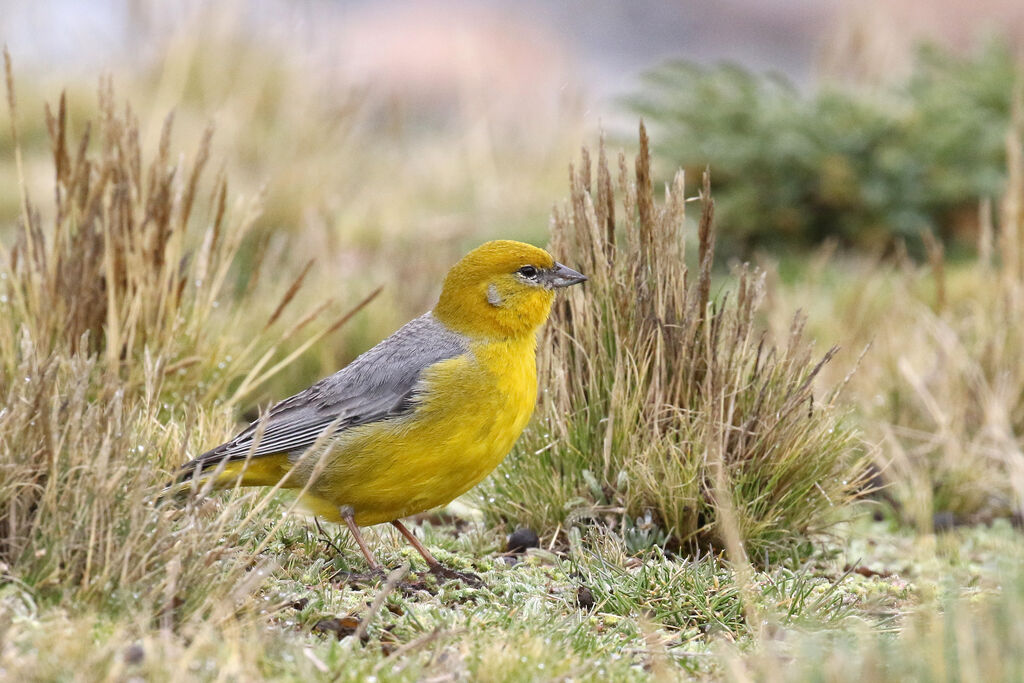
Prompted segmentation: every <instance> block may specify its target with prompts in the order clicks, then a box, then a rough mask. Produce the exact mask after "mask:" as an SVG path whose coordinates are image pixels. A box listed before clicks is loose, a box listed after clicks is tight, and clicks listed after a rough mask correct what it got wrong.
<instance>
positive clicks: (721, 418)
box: [481, 128, 863, 559]
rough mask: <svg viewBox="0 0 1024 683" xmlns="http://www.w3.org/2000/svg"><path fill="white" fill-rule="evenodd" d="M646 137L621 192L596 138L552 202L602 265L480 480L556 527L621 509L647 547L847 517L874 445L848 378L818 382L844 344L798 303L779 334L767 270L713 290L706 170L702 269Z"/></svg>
mask: <svg viewBox="0 0 1024 683" xmlns="http://www.w3.org/2000/svg"><path fill="white" fill-rule="evenodd" d="M640 144H641V147H640V154H639V156H638V157H637V161H636V174H635V180H634V179H633V178H631V177H630V175H629V174H628V173H627V171H626V162H625V158H624V157H621V156H620V159H619V179H618V190H619V193H620V194H621V199H622V206H621V207H620V208H616V206H615V195H614V193H613V190H612V180H611V173H610V171H609V168H608V163H607V160H606V158H605V152H604V149H603V147H602V149H601V154H600V159H599V161H598V163H597V179H596V184H594V183H592V182H591V180H592V178H591V164H590V160H589V157H588V156H587V155H586V154H585V155H584V158H583V162H582V164H581V166H580V167H579V169H578V170H575V171H573V173H572V195H571V200H570V202H569V204H568V205H567V206H565V207H560V208H557V209H556V210H555V213H554V218H553V222H552V245H551V246H552V250H553V252H554V253H555V254H556V255H557V257H559V258H560V260H563V261H565V262H566V263H570V264H573V266H578V267H579V268H580V270H582V271H583V272H584V273H586V274H587V275H588V276H589V277H590V280H589V282H587V284H586V286H585V288H583V289H582V290H581V291H578V292H569V293H568V295H567V296H566V297H565V298H562V299H560V300H559V302H558V303H557V304H556V309H555V312H554V315H553V320H552V321H551V322H550V323H549V324H548V326H547V327H546V331H545V333H544V336H543V338H542V340H541V356H540V365H541V377H542V380H541V384H542V388H543V392H544V393H543V397H542V401H541V406H540V409H539V417H538V419H537V421H536V423H535V425H534V426H533V428H532V429H531V430H529V431H528V433H527V434H526V435H525V436H524V437H523V438H522V439H521V440H520V443H519V445H518V447H517V448H516V450H515V451H514V453H513V454H512V455H511V456H510V457H509V458H508V460H507V461H506V463H505V464H504V466H503V467H502V468H501V469H500V470H499V471H498V472H497V474H496V475H495V476H492V477H491V478H490V479H489V480H488V482H489V483H488V484H486V485H485V486H484V487H483V488H482V489H481V491H482V496H483V503H484V507H485V510H486V512H487V514H488V515H489V516H490V517H491V518H492V519H493V520H499V521H505V522H513V521H514V522H517V523H525V524H528V525H531V526H533V527H534V528H537V529H539V530H543V531H546V532H547V533H548V534H553V533H556V532H557V530H558V529H564V528H565V526H567V525H571V524H572V522H573V520H575V519H578V518H579V517H581V516H586V517H603V516H604V515H609V516H611V517H612V518H614V519H615V520H617V521H613V524H614V525H615V526H616V527H619V531H620V532H621V533H623V534H624V535H625V536H626V537H627V539H632V542H633V543H634V545H637V546H642V545H645V544H647V545H649V544H650V542H658V541H659V540H660V539H661V538H662V537H663V534H668V535H669V536H670V537H671V542H672V543H678V544H682V545H684V546H686V547H689V548H693V547H696V546H709V545H710V546H713V547H718V548H720V547H723V546H725V545H726V542H727V541H728V542H729V543H731V541H730V540H729V538H728V534H730V533H731V531H730V529H734V530H735V531H736V532H738V537H739V539H741V540H742V541H743V542H744V543H745V547H746V550H747V552H748V553H750V555H751V556H752V557H755V558H757V559H762V558H763V556H764V554H765V553H771V552H774V551H779V550H783V549H788V548H791V547H792V546H793V545H794V544H798V543H800V542H801V541H802V540H804V539H805V538H806V536H807V535H808V534H812V533H814V532H816V531H820V530H821V529H823V528H824V527H826V526H827V525H829V524H830V523H831V522H832V521H834V520H835V519H836V517H837V515H836V514H835V513H837V512H840V511H841V510H842V509H843V507H844V506H845V505H846V504H847V503H848V502H849V501H850V499H851V498H852V497H853V496H854V492H855V490H856V489H857V487H858V485H859V484H860V480H861V476H862V473H863V458H862V456H861V455H860V454H859V453H858V449H857V446H856V437H855V435H854V433H853V432H852V430H851V429H850V428H849V427H848V426H847V425H846V423H845V422H844V421H843V420H842V419H841V417H842V416H841V415H840V414H839V413H838V411H837V409H836V406H835V404H834V399H835V393H836V392H832V393H830V394H828V395H826V396H819V397H816V396H815V395H814V391H813V388H812V385H813V382H814V378H815V376H816V375H817V373H818V371H819V369H820V368H821V366H822V365H823V364H824V363H825V362H827V361H828V359H829V357H830V355H831V354H828V355H826V356H825V358H822V359H820V360H817V361H816V360H815V359H813V358H812V357H811V354H810V350H809V345H808V344H807V343H805V341H804V340H803V337H802V321H801V320H800V319H799V318H798V319H796V320H794V322H793V326H792V329H791V334H790V338H789V340H788V343H786V344H785V345H784V346H782V347H781V348H773V347H771V346H770V345H768V344H766V343H765V340H764V337H763V335H762V334H761V333H760V332H759V331H758V330H757V326H756V325H755V317H756V315H757V313H758V308H759V306H760V303H761V287H762V283H761V276H760V274H759V273H758V272H756V271H754V270H751V269H749V268H746V267H745V268H743V269H742V270H741V271H740V273H739V276H738V281H737V284H736V291H735V293H734V294H732V295H726V296H723V297H722V298H720V299H718V300H713V299H712V297H711V263H712V257H713V250H714V241H715V232H714V227H713V224H712V213H713V209H712V203H711V199H710V196H709V194H708V192H709V188H708V185H707V183H706V184H705V188H704V192H703V194H702V206H703V212H702V215H701V219H700V228H699V240H700V249H699V254H698V263H699V264H700V267H699V269H698V270H697V271H696V272H690V271H689V270H688V269H687V267H686V265H685V254H684V239H683V227H684V207H685V200H684V195H683V177H682V174H681V173H680V174H678V175H677V176H676V179H675V181H674V183H673V184H672V186H671V188H670V190H669V191H668V192H667V193H666V197H665V201H664V204H663V205H659V204H656V203H655V199H654V193H653V183H652V180H651V174H650V158H649V154H648V148H647V138H646V133H645V132H644V131H643V129H642V128H641V139H640ZM705 180H706V177H705ZM627 519H628V520H629V522H628V525H627V524H626V520H627ZM634 520H643V523H642V524H638V523H637V522H636V521H634ZM623 526H627V527H628V528H622V527H623ZM637 527H650V528H647V529H641V531H642V532H643V533H639V534H638V533H637V531H636V529H637ZM654 527H657V528H654ZM659 530H660V531H659ZM627 531H628V532H629V533H627ZM640 536H642V537H643V538H638V537H640Z"/></svg>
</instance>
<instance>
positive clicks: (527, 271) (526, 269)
mask: <svg viewBox="0 0 1024 683" xmlns="http://www.w3.org/2000/svg"><path fill="white" fill-rule="evenodd" d="M519 274H520V275H522V276H523V277H528V278H531V279H532V278H535V277H537V269H536V268H534V267H533V266H523V267H522V268H520V269H519Z"/></svg>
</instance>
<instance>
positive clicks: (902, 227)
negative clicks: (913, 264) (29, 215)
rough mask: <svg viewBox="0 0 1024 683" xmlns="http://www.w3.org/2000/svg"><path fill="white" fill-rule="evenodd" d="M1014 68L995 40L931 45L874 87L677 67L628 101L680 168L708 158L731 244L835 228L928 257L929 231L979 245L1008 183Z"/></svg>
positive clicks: (870, 243)
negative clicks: (990, 208)
mask: <svg viewBox="0 0 1024 683" xmlns="http://www.w3.org/2000/svg"><path fill="white" fill-rule="evenodd" d="M1018 75H1019V69H1018V68H1017V67H1016V64H1015V62H1014V58H1013V56H1012V55H1011V53H1010V51H1009V50H1008V49H1007V48H1005V47H1003V46H1001V45H995V44H993V45H990V46H989V47H988V48H987V49H985V50H983V51H980V52H979V53H978V54H976V55H975V56H972V57H964V58H961V57H954V56H951V55H949V54H945V53H943V52H942V51H940V50H938V49H934V48H925V49H922V50H921V51H920V53H919V57H918V60H917V63H916V68H915V69H914V72H913V75H912V76H911V78H910V79H909V81H908V82H907V83H905V84H903V85H901V86H900V87H898V88H893V89H891V90H889V91H887V92H884V93H875V94H872V95H869V94H865V93H858V92H856V91H850V90H838V89H834V88H828V87H826V88H823V89H822V90H821V92H819V93H818V94H816V95H805V94H803V93H801V92H800V91H799V90H798V89H797V88H796V87H795V86H793V85H792V84H790V83H789V82H787V81H785V80H784V79H783V78H781V77H779V76H761V75H756V74H752V73H749V72H747V71H744V70H742V69H740V68H737V67H734V66H717V67H704V66H698V65H695V64H690V63H684V62H674V63H670V64H666V65H664V66H662V67H659V68H657V69H655V70H654V71H652V72H650V73H648V74H647V75H646V77H645V79H644V86H643V89H642V90H641V91H640V92H639V94H637V95H635V96H633V97H632V98H631V99H630V100H629V104H630V106H631V108H632V110H633V111H635V112H638V113H640V114H641V115H643V116H644V117H645V119H646V120H647V121H648V122H649V123H650V124H651V127H652V130H654V131H655V134H656V138H657V139H658V140H660V141H661V143H660V144H659V146H658V147H657V148H656V150H655V151H656V152H657V153H658V155H659V156H660V157H662V158H664V159H665V160H666V161H667V162H669V164H670V165H671V167H672V168H675V167H677V166H682V167H683V168H686V169H687V170H692V169H703V168H704V167H705V166H707V165H710V166H711V168H712V170H713V171H714V174H715V188H716V189H715V194H716V200H717V201H718V208H719V214H718V217H719V223H720V226H721V235H722V238H723V240H724V241H725V242H726V244H725V245H724V246H725V247H726V248H727V249H728V250H730V251H733V252H745V251H748V250H750V249H752V248H756V247H769V248H779V247H806V246H809V245H814V244H816V243H819V242H821V241H822V240H824V239H826V238H828V237H836V238H838V239H839V240H840V241H841V242H842V243H843V244H845V245H849V246H853V247H859V248H866V249H870V250H881V249H884V248H888V247H889V246H891V245H892V243H893V241H894V240H905V241H907V243H908V244H909V245H910V246H911V249H912V250H914V251H915V252H917V253H920V248H921V244H920V234H921V232H922V231H924V230H933V231H934V232H936V233H938V234H940V235H942V236H943V237H945V238H948V239H954V240H955V239H956V238H958V237H959V238H960V239H961V240H962V239H963V238H964V237H965V236H966V237H967V238H968V239H967V241H969V242H972V241H973V236H974V232H973V231H974V228H976V221H975V216H976V207H977V204H978V201H979V200H980V199H982V198H991V197H995V196H997V195H998V193H999V192H1000V191H1001V188H1002V185H1003V181H1004V174H1003V169H1004V153H1003V137H1004V135H1005V133H1006V129H1007V127H1008V125H1009V119H1010V93H1011V92H1012V89H1013V85H1014V83H1015V80H1016V79H1017V77H1018ZM964 233H966V235H965V234H964Z"/></svg>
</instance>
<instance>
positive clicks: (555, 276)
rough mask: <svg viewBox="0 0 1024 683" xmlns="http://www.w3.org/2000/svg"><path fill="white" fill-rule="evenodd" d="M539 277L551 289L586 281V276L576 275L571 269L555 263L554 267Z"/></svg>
mask: <svg viewBox="0 0 1024 683" xmlns="http://www.w3.org/2000/svg"><path fill="white" fill-rule="evenodd" d="M541 277H542V278H543V280H544V284H546V285H547V286H548V287H551V288H553V289H557V288H561V287H571V286H573V285H578V284H579V283H581V282H586V280H587V276H586V275H584V274H583V273H577V272H576V271H575V270H573V269H572V268H569V267H568V266H563V265H562V264H561V263H558V262H557V261H556V262H555V267H554V268H552V269H551V270H549V271H547V272H545V273H544V274H543V275H542V276H541Z"/></svg>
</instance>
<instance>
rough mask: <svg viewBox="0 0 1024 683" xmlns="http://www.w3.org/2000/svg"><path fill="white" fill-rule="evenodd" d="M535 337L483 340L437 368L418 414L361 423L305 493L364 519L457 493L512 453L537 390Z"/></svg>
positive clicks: (331, 515)
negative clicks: (468, 354) (348, 508)
mask: <svg viewBox="0 0 1024 683" xmlns="http://www.w3.org/2000/svg"><path fill="white" fill-rule="evenodd" d="M535 347H536V342H535V339H534V338H533V337H532V336H531V338H530V339H527V340H519V341H516V342H508V343H502V344H494V343H491V344H487V345H486V346H484V345H480V346H478V347H474V348H473V353H472V357H471V358H467V357H460V358H456V359H452V360H448V361H444V362H442V363H439V364H437V365H435V366H434V367H433V368H431V369H430V370H428V371H427V373H426V374H425V379H426V382H427V386H428V387H429V390H428V391H427V393H426V394H425V396H424V399H423V402H422V404H421V405H419V406H418V407H417V408H416V410H415V411H414V412H413V413H411V414H410V415H408V416H405V417H403V418H400V419H396V420H389V421H387V422H382V423H377V424H371V425H364V426H361V427H356V428H354V429H352V430H350V431H349V432H346V434H345V435H344V436H343V437H342V439H341V441H340V442H339V444H338V446H337V447H336V448H334V449H333V450H332V452H331V453H329V454H328V455H327V456H325V457H326V458H327V461H326V462H325V463H324V465H323V470H322V473H321V474H320V475H319V476H318V477H317V479H316V481H315V482H314V483H313V484H312V486H310V488H309V493H308V494H307V495H306V496H305V497H304V502H305V503H306V504H307V506H308V507H309V508H310V509H311V510H312V511H313V512H314V513H316V514H318V515H321V516H323V517H326V518H328V519H332V520H335V521H338V520H339V519H340V517H339V512H338V511H339V509H340V507H341V506H345V505H347V506H351V508H352V510H353V511H354V514H355V521H356V523H357V524H359V525H361V526H367V525H371V524H380V523H382V522H390V521H391V520H394V519H398V518H400V517H405V516H408V515H411V514H415V513H418V512H423V511H424V510H429V509H431V508H434V507H437V506H439V505H444V504H446V503H449V502H450V501H452V500H453V499H455V498H456V497H458V496H459V495H461V494H463V493H465V492H466V491H468V490H469V489H471V488H472V487H473V486H475V485H476V484H478V483H479V482H480V481H481V480H482V479H483V478H484V477H486V476H487V475H488V474H489V473H490V472H491V471H492V470H494V468H495V467H497V466H498V464H499V463H500V462H501V461H502V460H503V459H504V458H505V456H506V455H507V454H508V452H509V450H511V448H512V446H513V444H515V442H516V439H518V438H519V435H520V434H521V433H522V431H523V428H524V427H525V426H526V423H527V422H528V421H529V419H530V416H531V415H532V414H533V409H534V405H535V404H536V400H537V373H536V363H535Z"/></svg>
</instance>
